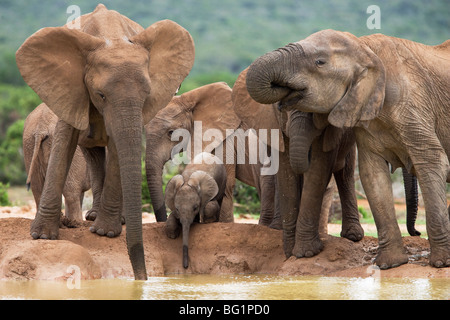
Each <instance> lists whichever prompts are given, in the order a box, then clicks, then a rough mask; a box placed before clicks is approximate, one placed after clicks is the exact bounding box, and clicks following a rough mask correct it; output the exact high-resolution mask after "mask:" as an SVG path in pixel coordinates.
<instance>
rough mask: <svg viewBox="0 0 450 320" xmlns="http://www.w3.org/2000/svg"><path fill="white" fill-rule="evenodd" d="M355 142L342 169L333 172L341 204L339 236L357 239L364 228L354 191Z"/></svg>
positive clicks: (362, 235)
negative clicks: (340, 229)
mask: <svg viewBox="0 0 450 320" xmlns="http://www.w3.org/2000/svg"><path fill="white" fill-rule="evenodd" d="M355 165H356V144H355V145H354V147H353V148H352V150H351V151H350V152H349V153H348V154H347V155H346V157H345V165H344V168H343V169H342V170H339V171H337V172H335V173H334V178H335V180H336V184H337V187H338V190H339V197H340V198H341V206H342V231H341V237H344V238H347V239H349V240H352V241H359V240H361V239H362V238H363V237H364V229H363V228H362V227H361V223H360V222H359V212H358V202H357V200H356V191H355V177H354V173H355Z"/></svg>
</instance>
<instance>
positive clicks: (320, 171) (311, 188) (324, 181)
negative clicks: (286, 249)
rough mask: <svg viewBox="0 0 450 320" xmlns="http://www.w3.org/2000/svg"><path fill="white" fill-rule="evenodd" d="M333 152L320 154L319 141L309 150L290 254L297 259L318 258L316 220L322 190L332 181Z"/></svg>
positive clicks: (318, 243)
mask: <svg viewBox="0 0 450 320" xmlns="http://www.w3.org/2000/svg"><path fill="white" fill-rule="evenodd" d="M332 159H333V152H327V153H325V154H324V152H323V151H322V150H321V147H320V146H319V143H318V141H315V142H314V143H313V145H312V148H311V165H310V167H309V169H308V171H307V172H306V173H305V174H304V182H303V190H302V199H301V201H300V212H299V215H298V219H297V226H296V229H295V246H294V249H293V251H292V254H293V255H295V256H296V257H297V258H301V257H311V256H314V255H316V254H318V253H319V252H320V251H321V250H322V248H323V244H322V241H321V240H320V236H319V219H320V213H321V211H322V201H323V196H324V194H325V190H326V188H327V186H328V183H329V181H330V179H331V169H332V165H333V162H332Z"/></svg>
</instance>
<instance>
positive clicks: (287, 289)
mask: <svg viewBox="0 0 450 320" xmlns="http://www.w3.org/2000/svg"><path fill="white" fill-rule="evenodd" d="M0 299H45V300H46V299H58V300H59V299H83V300H96V299H102V300H104V299H115V300H118V299H119V300H120V299H123V300H130V299H141V300H142V299H143V300H158V299H160V300H173V299H177V300H202V299H211V300H298V299H301V300H303V299H307V300H316V299H321V300H331V299H332V300H384V299H389V300H394V299H395V300H402V299H405V300H409V299H414V300H416V299H420V300H440V299H444V300H448V299H450V279H445V278H444V279H415V278H383V277H380V278H377V277H368V278H348V277H345V278H344V277H318V276H314V277H312V276H311V277H306V276H301V277H287V276H274V275H232V276H230V275H217V276H215V275H184V276H167V277H152V278H150V279H149V280H147V281H134V280H131V279H100V280H81V281H76V280H74V279H68V280H67V281H38V280H29V281H12V280H8V281H0Z"/></svg>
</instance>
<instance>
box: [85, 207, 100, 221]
mask: <svg viewBox="0 0 450 320" xmlns="http://www.w3.org/2000/svg"><path fill="white" fill-rule="evenodd" d="M84 217H85V219H86V220H89V221H95V219H96V218H97V210H96V209H91V210H89V211H88V212H86V215H85V216H84Z"/></svg>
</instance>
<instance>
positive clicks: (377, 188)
mask: <svg viewBox="0 0 450 320" xmlns="http://www.w3.org/2000/svg"><path fill="white" fill-rule="evenodd" d="M358 157H359V174H360V178H361V182H362V185H363V188H364V190H365V192H366V195H367V199H368V201H369V205H370V209H371V211H372V214H373V217H374V219H375V224H376V226H377V231H378V255H377V257H376V258H375V263H376V264H377V265H378V266H379V267H380V268H381V269H387V268H392V267H396V266H399V265H401V264H404V263H407V262H408V256H407V255H406V253H405V250H404V248H403V243H402V236H401V232H400V228H399V226H398V223H397V219H396V216H395V208H394V199H393V194H392V181H391V177H390V174H389V167H388V164H387V162H386V161H385V160H384V159H383V158H382V157H380V156H379V155H377V154H375V153H372V152H370V151H369V150H367V149H366V148H364V147H359V148H358Z"/></svg>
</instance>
